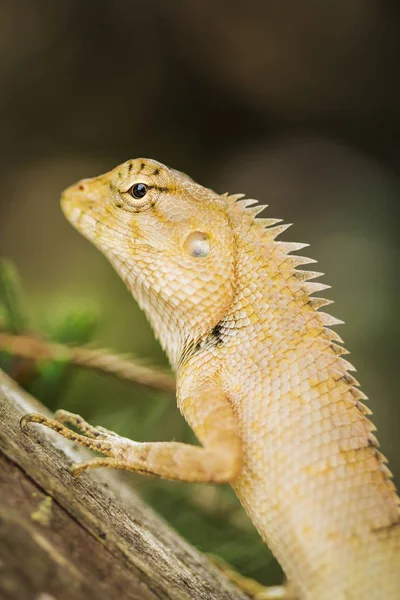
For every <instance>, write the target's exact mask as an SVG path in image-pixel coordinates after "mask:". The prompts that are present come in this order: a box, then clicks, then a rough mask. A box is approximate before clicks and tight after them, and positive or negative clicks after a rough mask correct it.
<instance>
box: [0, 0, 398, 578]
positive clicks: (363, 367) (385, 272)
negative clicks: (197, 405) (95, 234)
mask: <svg viewBox="0 0 400 600" xmlns="http://www.w3.org/2000/svg"><path fill="white" fill-rule="evenodd" d="M399 66H400V5H399V4H398V3H397V2H394V1H390V0H352V1H351V2H349V1H348V0H336V1H325V2H320V1H319V0H297V1H295V0H292V1H288V2H276V1H272V0H264V1H263V0H247V1H246V2H239V1H235V0H230V1H227V0H225V1H223V0H213V1H211V0H192V1H191V2H189V1H187V0H186V1H183V0H177V1H175V2H168V1H164V2H162V1H161V0H148V1H147V2H139V1H137V0H114V1H101V0H86V1H82V0H57V2H52V1H51V0H36V1H33V0H18V1H17V2H15V0H2V2H1V3H0V136H1V142H2V143H1V148H0V151H1V161H0V169H1V178H0V257H6V258H9V259H12V261H13V262H14V263H15V264H16V266H17V268H18V270H19V273H20V275H21V278H22V281H23V284H24V288H25V292H26V295H27V298H28V300H27V302H28V307H29V312H30V319H31V320H30V323H29V324H28V325H29V326H30V327H36V328H41V329H43V330H45V331H46V332H48V334H49V335H51V336H52V337H53V338H56V339H62V340H65V341H68V340H69V341H73V338H74V335H73V334H72V335H71V328H72V330H74V331H75V329H76V328H77V329H79V330H80V331H81V329H82V327H83V329H84V330H85V334H86V333H89V332H91V330H92V325H91V323H92V321H93V320H96V318H97V319H98V325H97V327H93V329H95V333H94V335H93V336H92V337H91V339H92V340H93V341H94V342H95V343H96V344H98V345H100V346H107V347H111V348H113V349H115V350H116V351H124V352H125V351H129V352H133V353H134V354H136V355H137V356H138V357H146V358H150V359H151V360H152V362H155V363H158V364H160V365H165V364H166V360H165V357H164V355H163V353H162V351H161V350H160V348H159V346H158V345H157V343H156V342H155V341H154V338H153V335H152V332H151V330H150V328H149V326H148V325H147V323H146V321H145V319H144V316H143V314H142V313H141V312H140V311H139V309H138V308H137V306H136V304H135V303H134V302H133V301H132V299H131V297H130V295H129V293H128V292H127V291H126V290H125V288H124V286H123V284H122V283H121V281H120V280H119V278H118V276H117V275H116V274H115V273H114V272H113V270H112V268H111V267H110V266H109V265H108V263H107V262H106V260H105V259H104V258H103V257H102V256H101V255H100V253H99V252H98V251H97V250H95V249H94V247H92V246H91V245H90V244H89V243H88V242H86V241H85V240H84V239H83V238H81V237H80V236H79V234H78V233H76V232H75V231H74V230H73V229H72V228H71V227H70V225H69V224H68V223H67V222H66V221H65V219H64V218H63V216H62V214H61V212H60V209H59V196H60V193H61V191H62V190H63V188H65V187H66V186H68V185H70V184H71V183H73V182H75V181H76V180H78V179H80V178H82V177H89V176H93V175H97V174H99V173H101V172H103V171H105V170H108V169H110V168H112V167H114V166H115V165H116V164H118V163H120V162H122V161H124V160H127V159H128V158H134V157H139V156H146V157H152V158H156V159H158V160H160V161H162V162H165V163H166V164H169V165H170V166H172V167H174V168H177V169H179V170H181V171H185V172H187V173H189V174H190V175H191V176H192V177H193V178H194V179H197V180H198V181H199V182H201V183H202V184H204V185H206V186H208V187H212V188H214V189H215V190H217V191H219V192H225V191H229V192H232V193H235V192H245V193H246V194H247V195H248V196H249V197H256V198H259V199H260V200H261V201H262V202H265V203H268V204H269V205H270V209H269V215H270V216H272V217H281V218H284V219H285V220H287V221H290V222H294V223H295V226H294V227H293V228H291V229H290V230H289V231H288V233H287V234H285V238H286V239H290V240H294V241H306V242H310V243H311V249H310V254H311V256H312V257H314V258H317V259H318V260H319V266H320V269H321V270H322V271H324V272H325V273H327V277H326V278H325V281H326V282H328V283H330V284H332V286H333V289H332V291H331V292H330V294H329V295H330V297H331V298H333V299H334V300H335V301H336V304H335V305H334V306H333V307H332V311H331V312H332V313H333V314H334V315H335V316H337V317H339V318H342V319H344V320H345V321H346V325H344V326H342V327H341V329H340V334H341V335H342V336H343V337H344V339H345V340H346V342H347V345H348V347H349V348H350V349H351V350H352V352H353V356H352V358H351V360H352V362H353V363H354V364H355V366H356V367H357V368H358V371H359V379H360V380H361V382H362V385H363V389H364V391H365V392H366V393H367V394H368V395H369V396H370V398H371V400H370V403H369V405H370V407H371V408H372V409H373V411H374V422H375V423H376V425H377V426H378V435H379V438H380V441H381V444H382V449H383V451H384V453H385V454H386V455H387V456H388V457H389V459H390V464H391V467H392V470H393V471H394V473H395V476H396V477H397V480H399V477H400V459H399V457H400V436H399V424H400V400H399V388H400V383H399V365H398V357H399V333H400V326H399V324H400V319H399V303H398V298H399V295H398V279H399V268H398V267H399V263H398V257H399V236H398V216H399V211H398V203H399V193H400V182H399V174H400V145H399V136H400V118H399V114H400V113H399V103H400V87H399ZM85 315H86V316H85ZM87 315H89V317H88V316H87ZM74 328H75V329H74ZM81 337H82V336H81ZM83 337H84V336H83ZM59 387H60V386H59ZM33 388H34V389H35V386H34V385H33ZM36 388H37V389H36V392H37V394H38V395H39V396H41V398H42V399H43V400H44V401H46V402H47V403H48V404H49V406H51V408H57V407H59V406H62V407H63V408H65V409H68V410H71V411H74V412H79V413H81V414H82V415H83V416H84V417H85V418H87V419H88V420H89V421H90V422H92V423H101V424H102V425H104V426H105V427H108V428H110V429H114V430H116V431H118V432H119V433H121V434H122V435H125V436H128V437H131V438H133V439H136V440H170V439H177V440H191V439H192V437H191V433H190V431H189V430H188V428H187V426H186V424H185V423H184V422H183V419H182V418H181V417H180V415H179V413H178V411H177V409H176V407H175V405H174V401H173V400H172V399H170V398H167V397H166V396H164V395H163V394H162V393H159V394H155V393H150V392H148V391H146V390H144V389H143V388H139V387H137V388H135V387H132V386H128V385H127V384H122V383H118V382H116V381H113V380H109V379H104V378H101V377H100V376H96V375H93V374H84V373H79V374H74V375H73V376H72V377H70V378H69V379H68V380H67V379H66V380H65V382H64V383H63V385H62V386H61V388H62V393H60V390H59V389H57V390H55V389H54V388H51V387H50V388H48V387H47V388H46V386H44V387H43V385H41V384H40V381H39V382H36ZM49 389H50V391H51V393H49ZM129 480H130V481H132V482H133V485H134V486H135V487H136V488H137V489H139V490H140V492H141V493H142V494H143V495H144V496H145V497H146V498H147V499H148V501H149V502H151V503H152V504H153V505H154V506H155V507H156V509H157V510H158V511H159V512H160V513H162V514H164V515H165V516H166V518H167V519H168V520H169V521H170V522H171V523H172V524H173V525H174V527H176V528H177V529H178V530H179V531H180V532H182V533H183V535H184V536H185V537H186V538H187V539H189V540H191V541H192V542H193V543H194V544H196V545H197V546H198V547H199V548H201V549H202V550H204V551H208V552H212V553H215V554H217V555H220V556H223V557H224V558H226V559H227V560H229V561H230V562H232V563H233V564H234V565H235V566H237V567H238V568H239V569H240V570H241V571H242V572H243V573H245V574H247V575H250V576H253V577H256V578H258V579H259V580H260V581H263V582H266V583H275V582H276V583H277V582H279V579H280V573H279V568H278V567H277V565H276V563H275V561H273V560H272V559H271V557H270V554H269V552H268V551H267V550H266V549H265V547H264V546H263V544H262V543H261V542H260V540H259V538H258V536H257V535H256V533H255V532H254V530H253V528H252V526H251V524H250V523H249V522H248V520H247V518H246V517H245V515H244V513H243V511H242V509H241V508H240V506H239V505H238V503H237V501H236V500H235V498H234V496H233V494H232V493H231V490H230V489H229V488H224V489H222V488H218V489H217V488H216V487H212V486H208V487H206V486H203V487H202V486H195V485H184V484H177V483H171V482H164V481H158V480H155V479H150V478H143V477H142V478H140V477H134V476H130V477H129Z"/></svg>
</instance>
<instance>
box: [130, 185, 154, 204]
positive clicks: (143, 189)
mask: <svg viewBox="0 0 400 600" xmlns="http://www.w3.org/2000/svg"><path fill="white" fill-rule="evenodd" d="M148 189H149V188H148V187H147V185H145V184H144V183H135V185H133V186H132V187H131V189H130V190H129V193H130V195H131V196H132V197H133V198H136V200H140V199H141V198H143V197H144V196H145V195H146V194H147V191H148Z"/></svg>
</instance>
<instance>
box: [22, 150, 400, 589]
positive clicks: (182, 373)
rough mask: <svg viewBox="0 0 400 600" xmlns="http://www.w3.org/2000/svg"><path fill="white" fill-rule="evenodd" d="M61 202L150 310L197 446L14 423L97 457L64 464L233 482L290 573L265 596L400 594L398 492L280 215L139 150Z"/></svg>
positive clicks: (67, 418) (72, 418)
mask: <svg viewBox="0 0 400 600" xmlns="http://www.w3.org/2000/svg"><path fill="white" fill-rule="evenodd" d="M61 204H62V209H63V212H64V214H65V215H66V217H67V219H68V220H69V221H70V222H71V224H72V225H73V226H74V227H75V228H76V229H77V230H78V231H79V232H81V233H82V234H83V235H84V236H85V237H86V238H88V239H89V240H90V241H91V242H92V243H94V244H95V246H96V247H97V248H98V249H99V250H100V251H101V252H102V253H103V254H104V255H105V256H106V257H107V258H108V260H109V261H110V262H111V264H112V265H113V266H114V267H115V269H116V271H117V272H118V274H119V275H120V276H121V278H122V279H123V280H124V282H125V283H126V285H127V287H128V289H129V290H130V291H131V293H132V294H133V296H134V298H135V299H136V301H137V302H138V304H139V306H140V307H141V308H142V309H143V310H144V312H145V313H146V315H147V318H148V320H149V322H150V324H151V326H152V328H153V330H154V332H155V335H156V337H157V338H158V339H159V341H160V343H161V346H162V347H163V348H164V350H165V351H166V354H167V356H168V358H169V361H170V363H171V366H172V368H173V370H174V371H175V372H176V376H177V385H176V396H177V404H178V407H179V409H180V411H181V412H182V414H183V415H184V417H185V418H186V420H187V422H188V423H189V425H190V426H191V428H192V429H193V431H194V433H195V435H196V437H197V439H198V440H199V442H200V445H199V446H196V445H189V444H183V443H179V442H151V443H150V442H147V443H139V442H135V441H132V440H129V439H127V438H123V437H120V436H118V435H117V434H115V433H113V432H109V431H107V430H106V429H104V428H101V427H97V428H95V427H93V426H91V425H90V424H88V423H87V422H86V421H84V420H83V419H82V418H81V417H79V416H78V415H73V414H71V413H68V412H66V411H57V413H56V415H55V419H49V418H47V417H44V416H42V415H38V414H29V415H26V416H25V417H23V422H22V425H23V426H24V427H25V426H26V425H27V424H28V423H29V422H36V423H42V424H43V425H45V426H47V427H50V428H52V429H54V430H56V431H58V432H59V433H60V434H61V435H63V436H64V437H66V438H69V439H71V440H73V441H75V442H77V443H78V444H81V445H83V446H87V447H89V448H91V449H93V450H96V451H97V452H100V453H101V454H102V455H103V456H101V457H98V458H93V459H92V460H89V461H87V462H85V463H83V464H79V465H74V466H73V467H72V469H73V473H74V474H75V475H80V474H81V473H82V472H83V471H85V470H87V469H92V468H98V467H111V468H117V469H126V470H130V471H135V472H138V473H145V474H152V475H157V476H160V477H164V478H167V479H172V480H182V481H187V482H204V483H207V482H211V483H220V484H223V483H229V484H231V485H232V487H233V489H234V491H235V492H236V494H237V496H238V498H239V500H240V501H241V503H242V505H243V506H244V508H245V510H246V511H247V513H248V515H249V517H250V519H251V520H252V522H253V523H254V525H255V527H256V529H257V530H258V532H259V533H260V535H261V536H262V538H263V540H264V541H265V542H266V543H267V545H268V546H269V548H270V549H271V551H272V552H273V554H274V555H275V556H276V558H277V559H278V561H279V563H280V565H281V566H282V568H283V571H284V573H285V575H286V577H287V580H288V586H287V587H285V586H282V587H280V588H279V590H278V591H277V590H276V589H275V590H272V591H271V595H269V594H268V591H265V593H264V595H263V596H262V597H264V598H268V597H277V596H274V594H277V593H278V592H279V593H280V597H287V598H289V597H290V598H292V597H294V598H296V599H298V600H355V599H363V600H378V599H379V600H381V599H382V600H383V599H385V600H395V599H396V598H400V512H399V497H398V495H397V493H396V489H395V486H394V483H393V480H392V475H391V472H390V470H389V469H388V467H387V465H386V459H385V458H384V456H383V455H382V454H381V452H380V451H379V449H378V446H379V444H378V441H377V438H376V437H375V434H374V430H375V427H374V425H373V424H372V422H371V420H370V419H369V415H370V414H371V411H370V410H369V409H368V408H367V407H366V406H365V404H364V400H366V396H365V395H364V394H363V392H362V391H361V390H360V387H359V383H358V381H357V380H356V379H355V377H354V376H353V375H352V371H354V370H355V369H354V368H353V366H352V365H351V364H350V363H349V362H348V361H347V360H346V359H345V358H344V357H343V355H344V354H345V353H346V352H347V351H346V350H345V348H344V346H343V340H342V339H341V338H340V336H339V335H338V334H337V333H336V331H335V330H333V329H332V327H333V326H335V325H337V324H340V323H342V321H339V320H338V319H336V318H334V317H332V316H331V315H330V314H328V313H327V312H325V311H324V310H321V309H323V308H324V307H325V306H326V305H328V304H330V301H328V300H326V299H323V298H321V297H319V296H315V295H314V294H315V293H316V292H319V291H321V290H323V289H325V288H327V287H329V286H326V285H325V284H322V283H319V282H316V281H313V280H314V279H316V278H318V277H319V276H320V275H322V274H321V273H318V272H314V271H309V270H306V269H302V268H301V267H302V266H303V265H307V264H311V263H313V262H316V261H315V260H313V259H309V258H306V257H301V256H299V255H298V254H296V252H297V251H298V250H301V249H302V248H304V247H305V246H308V244H299V243H294V242H286V241H280V239H279V240H278V239H277V238H278V236H280V234H282V233H283V232H284V231H285V230H286V228H287V227H288V225H287V224H284V223H282V220H281V219H272V218H262V217H260V216H259V215H260V212H261V211H263V210H264V208H265V206H263V205H260V204H259V203H258V202H256V201H255V200H251V199H248V198H246V197H245V196H244V195H243V194H236V195H229V194H227V193H225V194H217V193H216V192H214V191H212V190H211V189H208V188H205V187H203V186H201V185H199V184H197V183H195V181H193V180H192V179H191V178H190V177H188V176H187V175H185V174H183V173H181V172H179V171H176V170H174V169H171V168H168V167H166V166H164V165H163V164H161V163H159V162H157V161H155V160H150V159H140V158H139V159H134V160H129V161H127V162H125V163H123V164H122V165H120V166H118V167H116V168H115V169H113V170H111V171H110V172H108V173H106V174H103V175H100V176H98V177H94V178H90V179H83V180H81V181H79V182H78V183H77V184H75V185H73V186H71V187H69V188H68V189H67V190H66V191H65V192H64V193H63V195H62V199H61ZM71 424H72V425H74V426H76V427H77V428H78V430H80V433H75V432H73V431H72V430H71V429H70V428H69V427H67V425H71ZM260 597H261V596H260Z"/></svg>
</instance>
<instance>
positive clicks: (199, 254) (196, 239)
mask: <svg viewBox="0 0 400 600" xmlns="http://www.w3.org/2000/svg"><path fill="white" fill-rule="evenodd" d="M183 249H184V250H185V252H187V253H188V254H189V255H190V256H193V257H194V258H205V257H206V256H208V255H209V254H210V249H211V244H210V237H209V236H208V235H207V234H206V233H204V232H203V231H192V233H189V235H188V236H187V238H186V240H185V241H184V243H183Z"/></svg>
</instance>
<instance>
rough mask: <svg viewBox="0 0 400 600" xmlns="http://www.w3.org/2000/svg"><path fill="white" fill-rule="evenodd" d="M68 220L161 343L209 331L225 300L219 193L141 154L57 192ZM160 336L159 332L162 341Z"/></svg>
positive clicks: (228, 245)
mask: <svg viewBox="0 0 400 600" xmlns="http://www.w3.org/2000/svg"><path fill="white" fill-rule="evenodd" d="M61 202H62V208H63V211H64V213H65V215H66V217H67V218H68V220H69V221H70V222H71V223H72V224H73V225H74V226H75V227H76V229H78V231H80V232H81V233H82V234H83V235H84V236H85V237H87V238H88V239H89V240H90V241H92V242H93V243H94V244H95V245H96V246H97V247H98V248H99V249H100V250H101V251H102V252H103V253H104V254H105V255H106V256H107V258H108V259H109V260H110V261H111V263H112V264H113V265H114V267H115V268H116V270H117V271H118V272H119V274H120V275H121V277H122V278H123V279H124V281H125V282H126V283H127V285H128V287H129V288H130V289H131V291H132V293H133V294H134V296H135V297H136V299H137V300H138V302H139V304H140V305H141V307H142V308H143V309H144V310H145V311H146V312H147V315H148V317H149V319H150V321H151V322H152V324H153V327H154V328H155V331H156V334H158V337H160V338H161V342H162V343H163V339H162V338H163V337H165V336H164V335H163V332H162V331H161V330H162V329H163V328H165V327H166V326H167V325H168V324H169V326H170V327H172V326H174V335H175V336H176V335H177V331H176V330H177V329H179V331H180V333H181V335H182V336H183V337H186V338H187V337H188V336H189V337H191V338H192V339H197V340H198V339H199V338H201V337H202V336H205V335H207V332H209V331H212V329H213V327H215V326H216V325H217V323H218V322H219V320H220V319H221V318H222V316H223V314H224V313H225V311H226V309H227V306H229V305H230V304H231V302H232V295H233V289H232V287H233V285H232V282H233V269H234V253H233V248H234V244H233V232H232V228H231V227H230V225H229V217H228V211H227V205H228V203H227V199H226V196H219V195H218V194H216V193H214V192H212V191H211V190H209V189H206V188H204V187H202V186H200V185H198V184H196V183H195V182H194V181H193V180H191V179H190V178H189V177H188V176H186V175H184V174H183V173H180V172H178V171H175V170H173V169H169V168H167V167H165V166H164V165H162V164H160V163H158V162H156V161H154V160H148V159H135V160H130V161H128V162H126V163H124V164H122V165H120V166H119V167H117V168H115V169H113V170H112V171H110V172H108V173H106V174H104V175H100V176H99V177H95V178H92V179H84V180H82V181H79V182H78V183H77V184H75V185H73V186H71V187H70V188H68V189H67V190H66V191H65V192H64V193H63V195H62V201H61ZM166 344H167V342H166V341H165V340H164V343H163V345H164V346H165V345H166Z"/></svg>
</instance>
